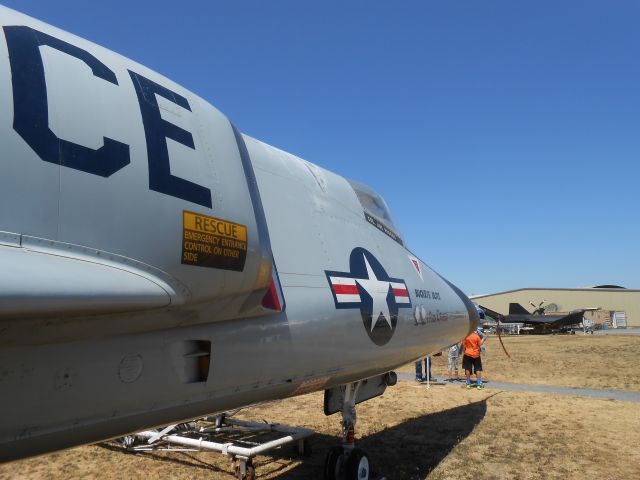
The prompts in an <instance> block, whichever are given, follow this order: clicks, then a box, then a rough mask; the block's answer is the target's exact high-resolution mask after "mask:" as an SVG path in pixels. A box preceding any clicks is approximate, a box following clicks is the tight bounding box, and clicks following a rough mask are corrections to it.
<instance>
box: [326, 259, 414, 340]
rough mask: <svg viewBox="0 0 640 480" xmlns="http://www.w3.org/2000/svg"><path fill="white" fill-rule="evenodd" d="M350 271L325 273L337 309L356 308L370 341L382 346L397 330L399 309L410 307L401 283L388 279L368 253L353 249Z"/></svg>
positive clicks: (407, 295)
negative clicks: (358, 310)
mask: <svg viewBox="0 0 640 480" xmlns="http://www.w3.org/2000/svg"><path fill="white" fill-rule="evenodd" d="M349 267H350V269H351V271H350V272H332V271H325V274H326V275H327V281H328V282H329V285H330V286H331V293H332V294H333V300H334V302H335V306H336V308H338V309H348V308H354V309H355V308H358V309H360V315H361V317H362V323H363V325H364V328H365V331H366V332H367V334H368V335H369V338H371V340H372V341H373V342H374V343H375V344H376V345H380V346H381V345H384V344H386V343H387V342H389V340H391V337H393V334H394V333H395V331H396V324H397V322H398V309H400V308H411V299H410V298H409V290H408V289H407V285H406V283H405V282H404V280H402V279H399V278H391V277H389V275H388V274H387V272H386V271H385V269H384V268H383V267H382V265H381V264H380V262H379V261H378V260H377V259H376V257H374V256H373V254H372V253H371V252H369V251H368V250H365V249H364V248H362V247H356V248H354V249H353V250H352V251H351V256H350V257H349Z"/></svg>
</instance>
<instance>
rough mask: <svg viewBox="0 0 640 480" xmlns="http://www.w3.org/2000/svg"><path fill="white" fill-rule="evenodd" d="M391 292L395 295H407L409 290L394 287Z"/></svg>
mask: <svg viewBox="0 0 640 480" xmlns="http://www.w3.org/2000/svg"><path fill="white" fill-rule="evenodd" d="M393 294H394V295H395V296H396V297H408V296H409V292H408V291H407V290H406V289H405V288H394V289H393Z"/></svg>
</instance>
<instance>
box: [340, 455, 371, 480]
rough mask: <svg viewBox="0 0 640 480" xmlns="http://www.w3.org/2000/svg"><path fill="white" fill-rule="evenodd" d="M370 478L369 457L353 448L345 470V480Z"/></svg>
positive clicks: (366, 479) (365, 479)
mask: <svg viewBox="0 0 640 480" xmlns="http://www.w3.org/2000/svg"><path fill="white" fill-rule="evenodd" d="M370 477H371V465H370V464H369V457H367V455H366V454H365V453H364V452H363V451H362V450H360V449H359V448H354V449H353V452H351V455H349V460H347V465H346V468H345V476H344V478H345V480H369V478H370Z"/></svg>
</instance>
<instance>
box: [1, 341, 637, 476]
mask: <svg viewBox="0 0 640 480" xmlns="http://www.w3.org/2000/svg"><path fill="white" fill-rule="evenodd" d="M508 340H509V343H510V344H514V345H515V344H516V343H517V344H518V345H517V346H518V348H517V349H516V348H513V346H512V345H508V346H507V348H510V349H511V350H512V353H513V354H514V355H517V359H516V362H519V363H518V364H517V365H522V367H519V368H516V367H509V368H513V373H512V374H510V375H513V377H511V376H509V378H504V380H509V381H513V382H521V381H528V382H531V381H532V379H531V378H528V377H527V375H526V374H525V373H521V371H527V370H528V371H537V372H539V373H540V376H536V377H535V378H536V379H538V380H539V382H537V383H543V382H542V380H543V379H544V378H546V380H547V381H546V382H544V383H549V384H562V385H570V384H571V382H573V383H577V384H578V385H576V386H590V387H593V386H597V385H603V386H607V387H609V386H616V387H617V386H619V385H620V383H618V381H616V382H609V381H607V380H606V375H604V374H603V375H595V376H594V380H593V382H594V383H592V384H586V385H585V384H584V383H582V384H580V382H581V381H582V380H581V378H582V377H581V375H578V374H577V373H573V372H569V373H571V375H568V376H567V377H566V378H565V379H563V382H558V378H557V373H556V370H555V367H554V369H552V370H545V369H546V368H547V367H546V366H544V365H555V363H554V361H553V360H552V359H555V361H563V362H564V360H563V359H564V358H565V356H566V352H567V351H572V350H569V349H574V350H573V351H574V353H573V354H572V355H573V356H575V357H576V358H572V359H570V361H571V362H575V363H574V364H575V365H576V367H575V368H576V369H577V366H578V365H580V366H582V367H581V368H582V370H584V368H589V365H591V363H590V362H593V365H597V364H598V363H599V362H600V364H601V366H602V364H606V362H607V358H608V356H609V353H610V352H611V351H612V349H615V344H616V343H617V342H620V343H622V344H623V347H624V350H625V352H626V350H628V349H633V348H636V349H637V347H638V345H639V343H638V342H637V341H635V339H633V340H629V339H628V338H624V337H617V338H615V339H614V338H611V339H605V340H604V341H602V342H600V341H599V340H600V339H599V338H597V339H593V340H591V339H589V338H587V339H578V338H575V337H568V336H565V337H557V338H555V337H526V338H525V337H523V340H520V339H514V340H510V339H508ZM581 340H585V342H583V343H580V341H581ZM612 340H613V342H612ZM639 340H640V339H639ZM591 342H594V343H591ZM488 346H489V354H490V355H492V354H495V353H497V352H496V350H497V348H499V345H497V343H495V345H492V341H491V340H489V343H488ZM583 346H591V347H594V346H597V347H600V348H596V349H594V348H588V349H584V348H582V347H583ZM540 350H544V351H545V352H551V353H550V354H549V355H547V356H546V357H545V358H546V360H544V361H545V364H544V365H542V366H541V364H540V363H539V362H540V359H539V354H538V351H540ZM516 352H519V353H516ZM533 352H535V353H536V354H535V355H533ZM554 352H555V353H554ZM622 355H626V353H622ZM489 358H491V359H492V360H491V361H488V362H487V365H488V366H489V365H490V367H489V368H488V371H489V372H491V373H492V375H493V377H492V378H497V375H498V374H497V372H496V371H495V370H497V369H498V365H502V364H500V363H499V362H501V360H498V359H497V358H495V359H494V358H493V357H489ZM527 359H528V360H527ZM568 360H569V359H567V361H568ZM526 362H532V363H526ZM561 365H567V363H561ZM437 368H439V367H438V366H437V365H436V366H434V369H437ZM620 368H622V367H620ZM625 368H627V367H626V365H625ZM504 369H505V371H507V367H506V366H505V367H504ZM545 371H546V377H542V375H543V374H545ZM625 371H626V370H625ZM629 371H630V370H629ZM434 373H438V372H434ZM503 373H504V372H503ZM620 378H622V376H621V377H620ZM501 380H503V378H501ZM567 382H569V383H567ZM623 384H624V383H623ZM489 386H490V384H489ZM631 387H634V385H631ZM242 416H243V417H246V418H251V419H255V420H260V419H263V418H264V419H268V420H270V421H278V422H282V423H289V424H294V425H302V426H306V427H310V428H313V429H315V430H316V431H317V432H318V433H317V434H316V436H315V437H313V439H312V443H313V448H314V453H313V455H312V456H311V457H310V458H308V459H305V460H304V461H301V460H300V459H299V458H297V456H296V455H294V454H292V452H291V451H290V450H282V451H280V452H278V453H277V454H276V455H275V456H274V457H258V459H257V461H256V466H257V473H258V478H261V479H279V480H292V479H307V478H321V472H322V465H323V462H324V456H325V454H326V452H327V451H328V449H329V448H330V447H331V446H333V445H334V444H335V443H336V442H337V441H338V436H339V433H340V430H339V416H337V415H333V416H331V417H325V416H324V415H323V414H322V394H321V393H314V394H310V395H306V396H303V397H297V398H292V399H288V400H285V401H281V402H275V403H271V404H267V405H264V406H261V407H253V408H250V409H247V410H245V411H243V412H242ZM358 437H359V445H360V446H361V447H362V448H363V449H365V450H366V451H367V452H368V453H369V454H370V456H371V458H372V461H373V466H374V472H373V473H374V476H373V478H380V477H382V476H385V477H386V478H387V479H389V480H391V479H425V478H428V479H456V480H457V479H459V478H466V477H467V476H470V475H472V477H473V478H474V479H478V480H482V479H493V478H499V479H502V478H507V479H524V480H528V479H548V478H562V479H581V480H582V479H585V478H603V479H635V478H640V451H639V450H638V448H637V445H638V444H640V413H639V408H638V404H637V403H630V402H619V401H608V400H597V399H587V398H579V397H567V396H555V395H543V394H535V393H520V392H501V391H499V390H496V389H491V388H487V389H486V390H484V391H477V390H466V389H464V388H462V387H460V388H458V387H454V386H447V387H432V388H431V389H426V388H425V386H423V385H419V384H414V383H412V382H401V383H399V384H398V385H397V386H395V387H392V388H389V389H388V390H387V392H386V393H385V395H384V396H383V397H380V398H376V399H373V400H371V401H368V402H365V403H363V404H361V405H359V407H358ZM121 478H175V479H183V478H184V479H200V478H202V479H204V478H207V479H220V480H222V479H230V478H233V477H232V468H231V464H230V462H229V460H228V459H227V458H225V457H222V456H221V455H219V454H210V453H189V454H173V455H166V454H162V453H152V454H137V455H132V454H125V453H122V452H120V451H113V450H110V449H107V448H103V447H98V446H90V447H80V448H76V449H72V450H68V451H65V452H59V453H54V454H50V455H47V456H42V457H37V458H33V459H26V460H22V461H18V462H13V463H9V464H5V465H0V479H107V480H110V479H121Z"/></svg>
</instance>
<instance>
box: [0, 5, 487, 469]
mask: <svg viewBox="0 0 640 480" xmlns="http://www.w3.org/2000/svg"><path fill="white" fill-rule="evenodd" d="M0 25H1V27H2V33H1V34H0V139H1V141H0V145H1V146H2V147H1V150H0V165H1V168H2V174H1V175H0V186H1V188H0V230H1V231H0V262H1V265H2V269H1V270H0V412H2V420H1V421H0V460H4V461H6V460H11V459H17V458H21V457H26V456H30V455H36V454H40V453H44V452H49V451H53V450H58V449H62V448H67V447H72V446H75V445H81V444H86V443H92V442H97V441H101V440H105V439H109V438H114V437H119V436H122V435H125V434H128V433H130V432H136V431H140V430H141V429H144V428H148V427H152V426H157V425H163V424H168V423H172V422H179V421H181V420H185V419H191V418H196V417H198V416H202V415H205V414H209V413H212V412H221V411H225V410H228V409H232V408H237V407H240V406H244V405H248V404H255V403H257V402H261V401H266V400H273V399H281V398H285V397H290V396H294V395H301V394H305V393H308V392H312V391H318V390H324V391H325V392H326V395H327V399H328V400H330V401H328V402H327V405H329V408H328V411H327V413H333V412H341V413H342V422H343V423H342V424H343V431H344V437H345V445H344V446H338V447H337V449H336V450H335V451H334V452H333V454H332V455H329V458H328V462H329V463H330V465H328V467H327V468H328V471H330V472H331V471H333V472H335V471H338V470H340V469H339V468H338V469H336V468H337V467H336V465H341V464H344V465H346V466H347V467H348V468H347V467H345V468H346V470H345V471H348V472H355V473H353V475H354V477H353V478H356V477H355V475H357V478H365V474H367V472H366V470H367V468H368V467H367V465H368V463H367V461H366V460H367V459H366V456H365V455H364V454H363V453H362V452H360V451H358V450H357V449H355V448H353V442H352V439H353V432H354V427H355V423H356V417H355V404H356V403H358V402H359V401H362V400H364V399H367V398H371V397H372V396H375V395H380V394H382V392H383V391H384V389H385V388H386V386H387V385H389V384H393V383H394V375H393V374H392V371H393V369H394V368H396V367H399V366H401V365H403V364H406V363H407V362H409V361H411V360H414V359H416V358H418V357H420V356H423V355H425V354H428V353H430V352H434V351H438V350H442V349H443V348H445V347H447V346H449V345H451V344H453V343H455V342H456V341H458V340H459V339H461V338H463V337H465V336H466V335H467V334H468V333H469V332H470V331H471V330H472V329H473V328H475V325H476V324H477V322H478V315H477V313H476V309H475V307H474V305H473V304H472V303H471V302H470V301H469V299H468V298H467V297H466V296H465V295H464V294H463V293H462V292H461V291H460V290H459V289H458V288H456V287H455V286H453V285H452V284H451V283H449V282H448V281H447V280H445V279H444V278H442V277H441V276H440V275H438V274H437V273H435V272H434V271H433V270H431V269H430V268H429V267H428V266H427V265H425V264H424V263H423V262H422V261H420V260H419V259H418V258H416V257H415V256H414V255H413V254H412V253H411V252H410V251H409V250H408V249H407V247H406V244H405V239H404V238H403V237H402V235H401V234H400V232H399V231H398V229H397V228H396V226H395V225H394V223H393V221H392V217H391V214H390V213H389V210H388V208H387V206H386V204H385V202H384V200H383V199H382V198H381V197H380V196H379V195H378V194H377V193H376V192H374V191H373V190H371V189H370V188H368V187H366V186H364V185H361V184H359V183H357V182H353V181H349V180H347V179H345V178H343V177H341V176H339V175H337V174H335V173H332V172H329V171H327V170H325V169H323V168H321V167H319V166H317V165H314V164H312V163H309V162H307V161H305V160H303V159H301V158H297V157H295V156H294V155H290V154H288V153H286V152H284V151H282V150H279V149H277V148H274V147H271V146H269V145H267V144H265V143H262V142H260V141H259V140H256V139H254V138H251V137H249V136H247V135H244V134H242V133H241V132H240V131H239V130H238V129H237V128H236V127H235V126H234V125H233V124H232V123H230V122H229V120H228V119H227V118H226V117H225V116H224V115H223V114H222V113H220V112H219V111H218V110H216V109H215V108H214V107H213V106H211V105H210V104H209V103H207V102H206V101H205V100H203V99H202V98H200V97H198V96H197V95H195V94H193V93H191V92H189V91H188V90H186V89H184V88H183V87H181V86H180V85H177V84H176V83H174V82H172V81H171V80H169V79H167V78H165V77H163V76H161V75H159V74H157V73H155V72H153V71H151V70H149V69H148V68H145V67H144V66H142V65H139V64H137V63H135V62H133V61H131V60H128V59H126V58H123V57H121V56H119V55H117V54H115V53H113V52H111V51H109V50H106V49H104V48H102V47H99V46H97V45H95V44H93V43H90V42H88V41H85V40H83V39H81V38H78V37H76V36H74V35H71V34H69V33H65V32H64V31H61V30H59V29H57V28H54V27H51V26H49V25H47V24H44V23H42V22H39V21H37V20H34V19H32V18H29V17H27V16H25V15H22V14H20V13H17V12H15V11H13V10H9V9H7V8H4V7H0ZM365 379H368V381H367V382H366V387H365V382H364V381H363V380H365ZM427 434H428V433H427ZM341 462H342V463H341ZM365 467H367V468H365Z"/></svg>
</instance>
